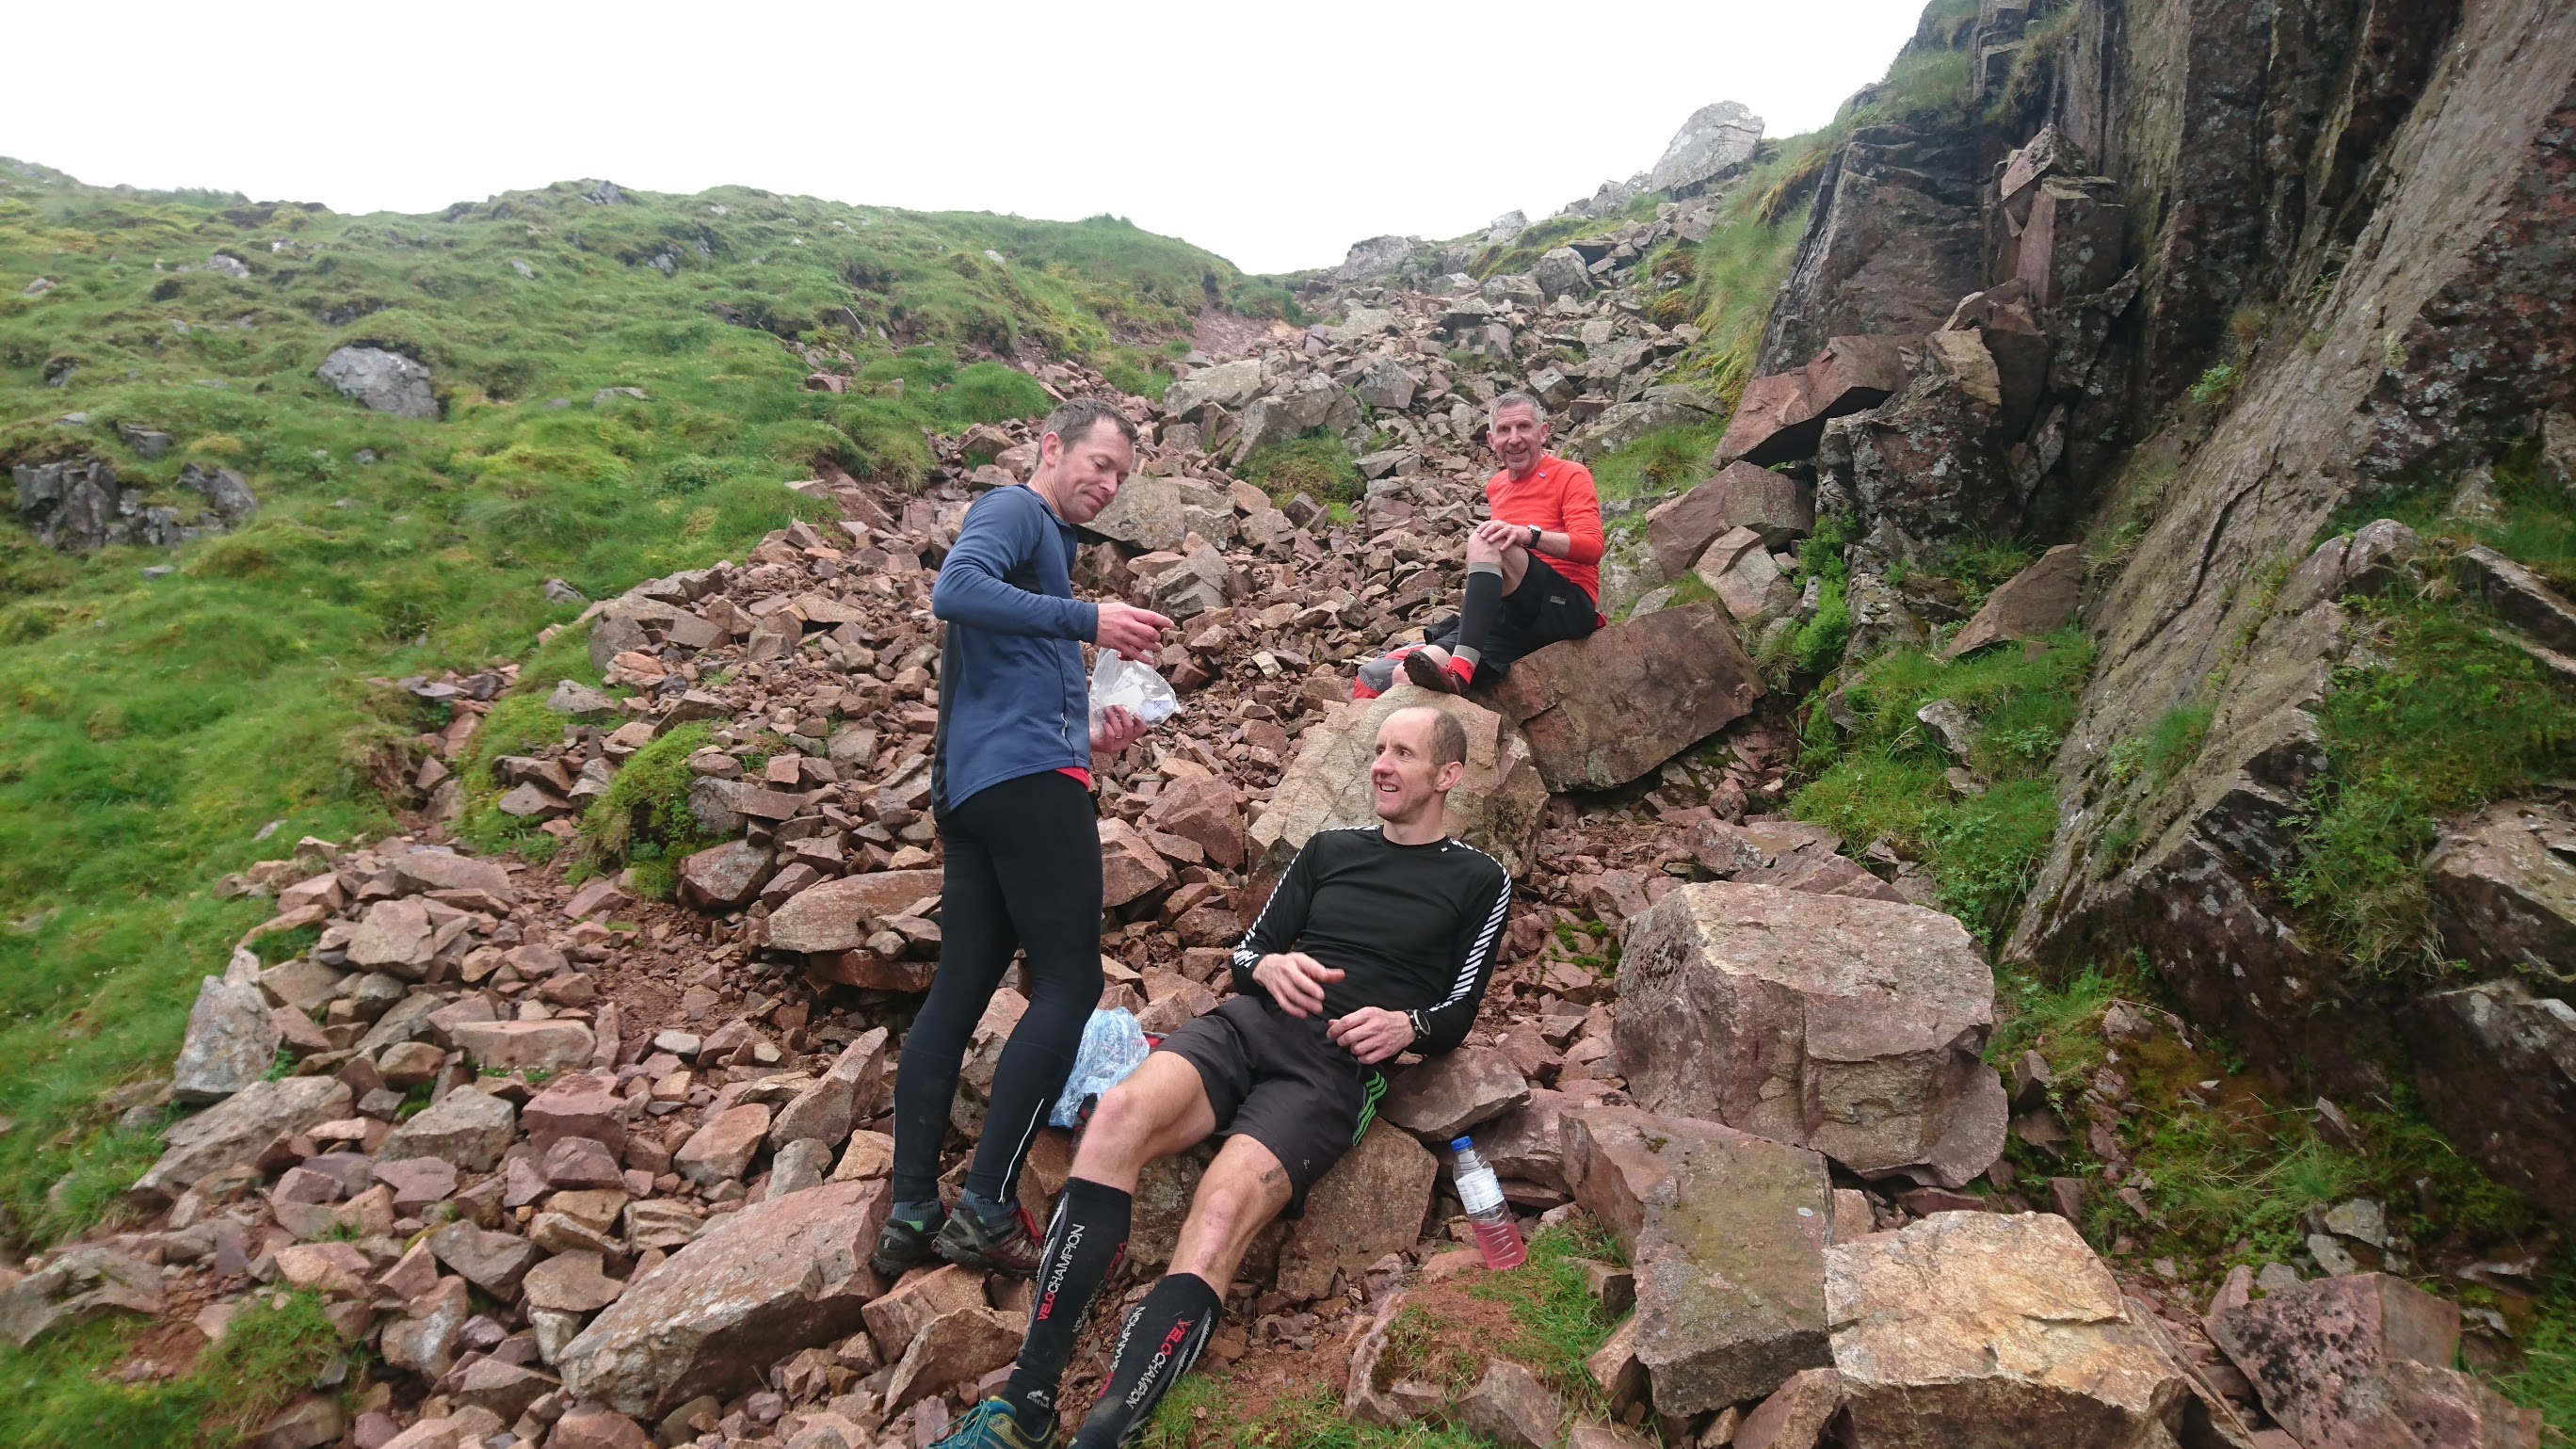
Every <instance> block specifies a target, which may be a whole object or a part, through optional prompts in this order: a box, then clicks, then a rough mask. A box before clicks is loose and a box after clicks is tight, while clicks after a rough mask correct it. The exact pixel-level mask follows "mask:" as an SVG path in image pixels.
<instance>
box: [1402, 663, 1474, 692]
mask: <svg viewBox="0 0 2576 1449" xmlns="http://www.w3.org/2000/svg"><path fill="white" fill-rule="evenodd" d="M1404 677H1405V678H1407V679H1410V680H1412V681H1413V682H1414V683H1416V684H1418V685H1421V686H1422V687H1423V688H1425V689H1428V690H1430V691H1432V692H1433V693H1435V694H1465V693H1466V692H1467V681H1466V680H1464V679H1461V678H1459V677H1458V671H1457V670H1455V669H1452V668H1450V667H1449V666H1448V665H1446V664H1443V663H1440V662H1439V661H1437V660H1435V659H1433V658H1432V657H1431V656H1430V655H1428V654H1407V655H1405V656H1404Z"/></svg>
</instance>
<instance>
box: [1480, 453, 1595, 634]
mask: <svg viewBox="0 0 2576 1449" xmlns="http://www.w3.org/2000/svg"><path fill="white" fill-rule="evenodd" d="M1485 502H1486V503H1488V504H1490V505H1491V506H1492V507H1493V510H1494V516H1495V517H1496V518H1499V519H1501V520H1502V521H1503V522H1505V523H1509V524H1513V525H1516V526H1518V527H1521V528H1527V527H1529V526H1530V525H1531V524H1533V523H1535V524H1537V525H1538V526H1539V527H1541V528H1543V529H1546V530H1547V531H1548V532H1550V533H1562V534H1564V535H1565V536H1566V539H1567V545H1566V550H1565V557H1563V558H1558V557H1556V556H1554V555H1553V554H1540V555H1539V557H1540V558H1543V559H1546V560H1547V565H1548V567H1549V568H1552V569H1554V570H1556V571H1557V572H1558V573H1560V574H1562V575H1564V576H1565V579H1566V582H1568V583H1571V584H1574V585H1576V586H1578V587H1580V588H1581V589H1582V590H1583V592H1584V593H1585V595H1587V596H1588V597H1590V598H1591V599H1592V600H1593V601H1594V602H1595V603H1598V602H1600V599H1601V549H1602V547H1603V543H1602V538H1601V495H1600V494H1598V493H1596V492H1594V491H1593V488H1592V470H1591V469H1589V468H1586V467H1584V466H1583V465H1582V464H1580V463H1572V462H1568V461H1566V460H1565V459H1563V458H1560V457H1558V456H1556V455H1555V454H1554V453H1541V454H1540V455H1539V459H1538V466H1537V467H1535V468H1532V469H1531V470H1530V475H1529V476H1528V477H1527V478H1523V479H1518V480H1515V479H1514V478H1513V477H1512V475H1511V472H1510V470H1508V469H1506V470H1504V471H1502V472H1498V473H1496V474H1495V475H1494V476H1493V477H1491V478H1488V479H1486V480H1485Z"/></svg>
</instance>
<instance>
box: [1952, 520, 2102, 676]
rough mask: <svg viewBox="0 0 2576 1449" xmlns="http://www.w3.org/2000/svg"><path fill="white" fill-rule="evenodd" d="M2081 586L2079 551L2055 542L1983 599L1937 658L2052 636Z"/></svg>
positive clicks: (2070, 612) (2063, 623)
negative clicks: (2006, 641)
mask: <svg viewBox="0 0 2576 1449" xmlns="http://www.w3.org/2000/svg"><path fill="white" fill-rule="evenodd" d="M2083 587H2084V551H2083V550H2082V549H2080V548H2077V547H2076V546H2075V545H2074V544H2071V543H2061V544H2059V545H2058V546H2057V547H2055V548H2052V549H2050V550H2049V551H2048V552H2046V553H2044V554H2041V555H2040V556H2039V561H2038V562H2037V563H2034V564H2032V565H2031V566H2030V567H2028V568H2026V569H2023V570H2022V571H2021V572H2020V573H2017V574H2015V575H2013V576H2012V577H2011V578H2009V579H2006V580H2005V581H2004V583H2003V587H2001V588H1999V589H1997V590H1995V591H1994V592H1993V593H1991V594H1988V595H1987V596H1986V602H1985V604H1984V605H1983V606H1982V607H1980V608H1979V609H1978V610H1977V612H1976V613H1974V614H1972V615H1970V616H1969V618H1968V622H1967V623H1966V624H1964V625H1961V626H1960V629H1959V632H1958V633H1957V634H1955V635H1953V636H1952V637H1951V639H1950V643H1949V645H1948V646H1947V647H1946V648H1944V649H1943V650H1942V651H1941V657H1943V658H1944V659H1956V658H1958V657H1959V656H1960V655H1962V654H1966V653H1969V652H1970V651H1972V650H1977V649H1982V648H1984V647H1985V646H1987V645H1989V644H1995V643H2000V642H2002V641H2004V640H2008V639H2036V638H2039V637H2040V636H2041V635H2043V634H2053V633H2055V632H2056V631H2057V630H2059V629H2062V628H2064V627H2065V626H2066V621H2067V620H2069V619H2072V618H2074V617H2075V603H2076V596H2077V593H2078V591H2080V590H2081V589H2082V588H2083Z"/></svg>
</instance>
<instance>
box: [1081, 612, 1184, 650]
mask: <svg viewBox="0 0 2576 1449" xmlns="http://www.w3.org/2000/svg"><path fill="white" fill-rule="evenodd" d="M1170 627H1172V621H1171V620H1169V619H1166V618H1164V617H1163V616H1162V615H1160V614H1157V613H1155V612H1154V611H1153V610H1151V609H1140V608H1137V607H1136V606H1135V605H1133V604H1130V603H1125V602H1122V601H1120V600H1118V599H1103V600H1101V601H1100V628H1099V629H1098V630H1097V631H1095V632H1094V633H1093V634H1092V636H1091V642H1092V643H1094V644H1097V645H1099V646H1100V647H1101V648H1103V649H1108V650H1111V651H1114V652H1116V653H1119V654H1124V655H1126V656H1127V657H1128V658H1130V659H1133V660H1136V661H1137V662H1139V663H1146V662H1150V661H1151V660H1152V659H1153V657H1154V648H1155V646H1156V645H1158V644H1160V643H1161V642H1162V634H1163V631H1164V630H1166V629H1169V628H1170Z"/></svg>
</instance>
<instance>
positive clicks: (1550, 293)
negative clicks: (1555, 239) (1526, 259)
mask: <svg viewBox="0 0 2576 1449" xmlns="http://www.w3.org/2000/svg"><path fill="white" fill-rule="evenodd" d="M1587 267H1588V264H1587V263H1586V262H1585V261H1584V260H1583V254H1582V253H1581V252H1578V251H1576V250H1575V249H1574V248H1572V247H1557V248H1555V249H1554V250H1552V251H1549V252H1547V253H1545V254H1543V255H1541V256H1540V257H1539V259H1538V265H1536V266H1534V267H1531V268H1530V277H1531V279H1532V280H1534V281H1536V282H1537V283H1538V289H1539V291H1540V292H1541V293H1543V294H1545V295H1546V297H1547V299H1548V300H1549V301H1551V302H1553V301H1555V300H1556V299H1557V298H1559V297H1565V296H1574V297H1582V296H1585V295H1587V294H1589V293H1590V292H1591V290H1592V274H1591V273H1590V271H1589V270H1587Z"/></svg>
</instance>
